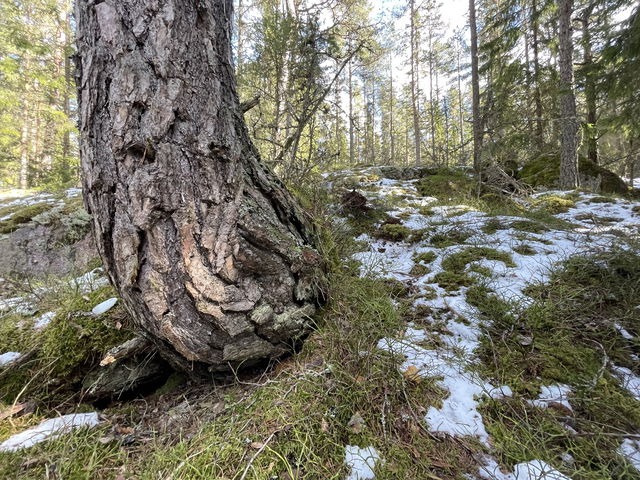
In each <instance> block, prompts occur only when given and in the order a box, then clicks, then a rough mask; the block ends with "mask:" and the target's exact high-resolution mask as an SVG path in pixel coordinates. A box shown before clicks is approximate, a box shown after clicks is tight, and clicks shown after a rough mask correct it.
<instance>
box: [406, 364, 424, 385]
mask: <svg viewBox="0 0 640 480" xmlns="http://www.w3.org/2000/svg"><path fill="white" fill-rule="evenodd" d="M402 374H403V375H404V378H406V379H407V380H409V381H410V382H414V383H419V382H420V381H422V377H421V376H420V369H419V368H417V367H416V366H415V365H409V366H408V367H407V369H406V370H405V371H404V372H403V373H402Z"/></svg>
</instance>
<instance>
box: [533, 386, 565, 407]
mask: <svg viewBox="0 0 640 480" xmlns="http://www.w3.org/2000/svg"><path fill="white" fill-rule="evenodd" d="M569 394H571V387H569V386H568V385H562V384H559V385H546V386H545V385H543V386H542V387H540V395H539V396H538V398H537V399H536V400H529V401H528V403H529V404H530V405H533V406H534V407H540V408H549V407H550V406H552V405H562V406H563V407H564V408H566V409H568V410H570V411H573V409H572V408H571V404H570V403H569Z"/></svg>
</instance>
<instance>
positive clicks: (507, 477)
mask: <svg viewBox="0 0 640 480" xmlns="http://www.w3.org/2000/svg"><path fill="white" fill-rule="evenodd" d="M483 460H484V461H485V464H484V465H482V466H481V467H480V471H479V474H480V477H481V478H484V479H486V480H571V479H570V478H569V477H567V476H566V475H563V474H562V473H560V472H559V471H557V470H556V469H554V468H553V467H552V466H551V465H549V464H548V463H546V462H543V461H542V460H532V461H530V462H524V463H519V464H517V465H516V466H515V467H513V473H504V472H502V470H501V469H500V466H499V465H498V464H497V462H496V461H495V460H494V459H492V458H491V457H488V456H485V458H484V459H483Z"/></svg>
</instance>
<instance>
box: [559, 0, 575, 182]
mask: <svg viewBox="0 0 640 480" xmlns="http://www.w3.org/2000/svg"><path fill="white" fill-rule="evenodd" d="M558 7H559V22H558V24H559V25H558V27H559V30H560V31H559V47H560V56H559V70H560V130H561V135H562V137H561V145H560V188H563V189H573V188H576V187H578V185H579V183H580V182H579V178H578V153H577V142H578V121H577V118H576V97H575V92H574V90H573V40H572V35H571V33H572V31H573V29H572V28H571V15H572V13H573V0H560V2H559V5H558Z"/></svg>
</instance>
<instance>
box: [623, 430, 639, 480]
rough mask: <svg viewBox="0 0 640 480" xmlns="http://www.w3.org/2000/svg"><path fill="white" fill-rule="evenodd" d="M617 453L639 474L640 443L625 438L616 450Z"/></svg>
mask: <svg viewBox="0 0 640 480" xmlns="http://www.w3.org/2000/svg"><path fill="white" fill-rule="evenodd" d="M618 453H619V454H620V455H622V456H623V457H624V458H626V459H627V460H628V462H629V463H630V464H631V465H633V468H635V469H636V470H638V471H639V472H640V441H638V440H632V439H630V438H625V439H624V441H623V442H622V444H621V445H620V448H619V449H618Z"/></svg>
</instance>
